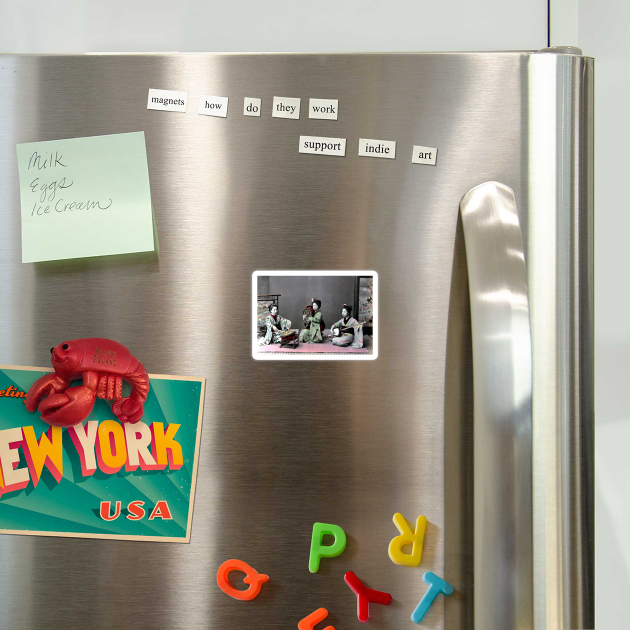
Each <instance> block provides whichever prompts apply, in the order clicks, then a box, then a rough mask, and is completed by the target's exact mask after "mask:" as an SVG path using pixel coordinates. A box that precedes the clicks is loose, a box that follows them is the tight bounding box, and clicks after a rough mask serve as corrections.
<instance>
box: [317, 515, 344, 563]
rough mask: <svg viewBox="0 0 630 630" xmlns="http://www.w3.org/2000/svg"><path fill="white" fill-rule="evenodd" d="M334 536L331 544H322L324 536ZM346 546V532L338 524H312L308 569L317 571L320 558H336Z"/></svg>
mask: <svg viewBox="0 0 630 630" xmlns="http://www.w3.org/2000/svg"><path fill="white" fill-rule="evenodd" d="M326 535H329V536H334V538H335V541H334V542H333V544H332V545H323V544H322V541H323V540H324V536H326ZM345 548H346V532H344V531H343V529H341V527H339V525H328V524H327V523H314V524H313V537H312V538H311V555H310V557H309V559H308V570H309V571H310V572H311V573H317V571H319V561H320V560H321V559H322V558H336V557H337V556H340V555H341V554H342V553H343V551H344V549H345Z"/></svg>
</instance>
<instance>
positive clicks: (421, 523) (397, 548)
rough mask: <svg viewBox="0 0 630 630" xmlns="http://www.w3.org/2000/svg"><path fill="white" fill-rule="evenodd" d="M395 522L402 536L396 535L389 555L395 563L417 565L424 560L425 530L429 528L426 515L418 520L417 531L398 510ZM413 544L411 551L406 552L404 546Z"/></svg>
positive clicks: (390, 544)
mask: <svg viewBox="0 0 630 630" xmlns="http://www.w3.org/2000/svg"><path fill="white" fill-rule="evenodd" d="M394 524H395V525H396V527H397V528H398V531H400V536H396V538H394V539H393V540H392V541H391V542H390V543H389V550H388V552H389V557H390V558H391V561H392V562H393V563H394V564H403V565H405V566H407V567H417V566H418V565H419V564H420V562H421V560H422V545H423V544H424V532H425V530H426V528H427V519H426V517H425V516H419V517H418V520H417V521H416V532H415V534H414V532H412V531H411V528H410V527H409V525H408V524H407V521H406V520H405V517H404V516H403V515H402V514H400V513H399V512H396V514H394ZM405 545H412V549H411V553H404V552H403V550H402V549H403V547H404V546H405Z"/></svg>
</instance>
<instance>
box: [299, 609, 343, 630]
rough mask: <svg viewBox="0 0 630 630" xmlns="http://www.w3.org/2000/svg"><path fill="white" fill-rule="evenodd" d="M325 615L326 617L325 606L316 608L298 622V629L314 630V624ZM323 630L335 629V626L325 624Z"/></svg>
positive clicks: (324, 617)
mask: <svg viewBox="0 0 630 630" xmlns="http://www.w3.org/2000/svg"><path fill="white" fill-rule="evenodd" d="M326 617H328V611H327V610H326V609H325V608H318V609H317V610H316V611H315V612H312V613H311V614H310V615H309V616H308V617H304V619H302V621H300V623H298V630H314V628H315V625H316V624H318V623H319V622H320V621H323V620H324V619H326ZM324 630H335V627H334V626H326V627H325V628H324Z"/></svg>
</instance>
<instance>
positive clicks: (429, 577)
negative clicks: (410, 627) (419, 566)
mask: <svg viewBox="0 0 630 630" xmlns="http://www.w3.org/2000/svg"><path fill="white" fill-rule="evenodd" d="M422 581H423V582H424V583H425V584H428V585H429V588H428V589H427V592H426V593H425V594H424V597H423V598H422V599H421V600H420V603H419V604H418V605H417V606H416V609H415V610H414V611H413V612H412V613H411V621H413V622H414V623H420V622H421V621H422V619H423V618H424V616H425V615H426V614H427V611H428V610H429V607H430V606H431V604H432V603H433V602H434V601H435V598H436V597H437V596H438V595H439V594H440V593H442V594H443V595H446V596H447V597H448V596H449V595H452V594H453V591H454V590H455V589H454V588H453V586H452V584H449V583H448V582H447V581H446V580H443V579H442V578H441V577H438V576H437V575H435V573H431V571H427V572H426V573H425V574H424V575H423V576H422Z"/></svg>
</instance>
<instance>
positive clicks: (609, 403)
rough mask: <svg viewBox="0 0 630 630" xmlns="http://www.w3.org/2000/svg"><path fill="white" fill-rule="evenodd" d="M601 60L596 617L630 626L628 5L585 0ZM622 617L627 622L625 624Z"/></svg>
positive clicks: (590, 47) (582, 24)
mask: <svg viewBox="0 0 630 630" xmlns="http://www.w3.org/2000/svg"><path fill="white" fill-rule="evenodd" d="M578 33H579V35H578V42H579V46H580V47H581V48H582V50H583V51H584V53H585V54H588V55H592V56H593V57H595V602H596V609H595V618H596V627H597V628H602V629H603V628H622V627H628V624H629V623H630V622H629V621H628V619H629V618H630V597H628V593H630V456H629V450H630V291H629V289H628V276H627V269H628V255H629V247H628V243H627V242H626V239H627V237H628V234H630V208H629V207H628V206H629V203H628V197H627V196H626V194H624V192H623V185H624V184H625V182H626V181H627V180H628V171H629V166H630V164H629V161H628V157H627V155H626V147H627V146H628V145H630V114H629V109H628V103H629V102H630V69H629V68H630V48H629V46H628V43H627V41H628V35H629V34H630V3H629V2H628V1H627V0H579V18H578ZM622 620H623V621H622Z"/></svg>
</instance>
